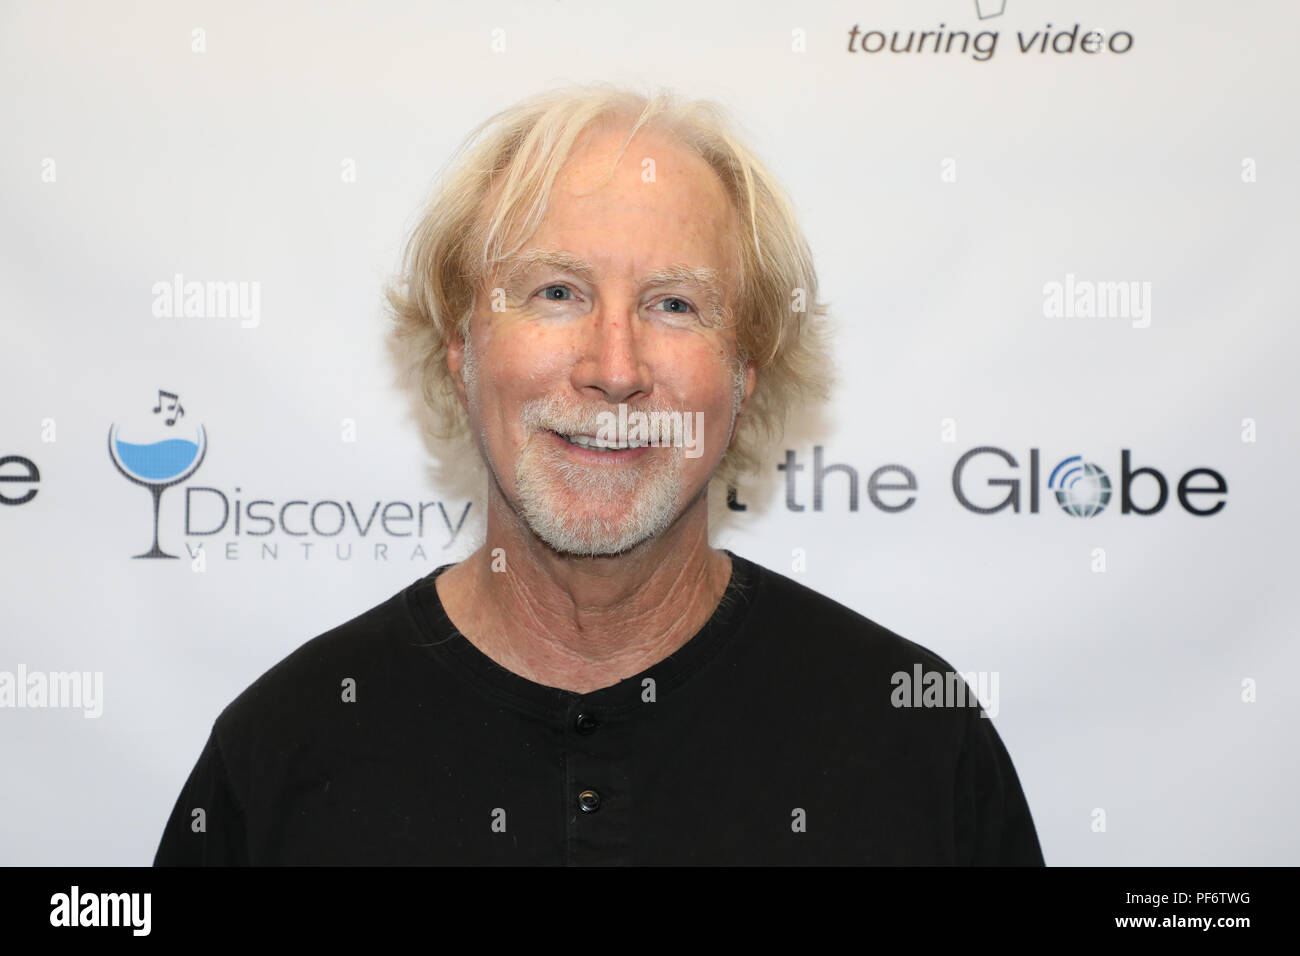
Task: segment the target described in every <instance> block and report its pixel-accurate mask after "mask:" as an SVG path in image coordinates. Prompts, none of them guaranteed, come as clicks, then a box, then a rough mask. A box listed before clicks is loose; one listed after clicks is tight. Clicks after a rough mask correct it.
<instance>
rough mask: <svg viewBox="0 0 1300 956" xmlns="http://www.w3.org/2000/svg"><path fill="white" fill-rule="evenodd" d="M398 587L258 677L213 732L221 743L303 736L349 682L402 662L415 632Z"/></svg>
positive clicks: (365, 680)
mask: <svg viewBox="0 0 1300 956" xmlns="http://www.w3.org/2000/svg"><path fill="white" fill-rule="evenodd" d="M425 580H430V579H421V580H420V581H417V582H415V583H414V584H412V585H410V587H408V588H405V589H403V590H402V591H399V592H397V593H396V594H394V595H392V596H391V597H389V598H387V599H386V600H384V601H382V602H380V603H379V604H377V605H374V606H373V607H371V608H369V609H367V610H366V611H363V612H361V613H360V614H357V615H356V616H355V617H353V618H352V619H351V620H348V621H346V622H344V623H342V624H339V625H338V626H336V627H333V628H330V629H329V630H327V631H325V632H323V633H321V634H319V635H317V636H316V637H313V638H311V639H310V640H308V641H306V642H305V643H303V644H302V645H301V646H299V647H298V648H297V649H295V650H294V651H292V652H291V653H290V654H288V655H287V656H285V657H284V658H283V659H282V660H280V661H279V662H278V663H276V664H275V665H274V666H273V667H271V668H270V669H269V670H267V671H266V672H265V673H263V674H262V675H261V676H260V677H258V678H257V679H256V680H254V681H253V682H252V683H251V684H250V685H249V686H248V687H247V688H246V689H245V690H244V691H243V692H242V693H240V694H239V695H238V696H237V697H236V698H235V699H234V700H233V701H231V702H230V704H229V705H227V706H226V708H225V709H224V710H223V711H222V712H221V714H220V716H219V717H218V718H217V720H216V724H215V728H214V731H215V733H216V736H217V737H218V740H219V742H221V743H222V744H230V743H233V742H234V741H235V740H238V739H241V738H244V737H247V736H249V735H250V734H252V733H256V734H257V735H258V736H261V737H267V736H274V737H279V738H283V739H304V738H306V737H310V736H312V735H313V734H312V731H313V728H315V729H317V730H319V728H320V727H321V726H322V724H323V723H325V722H326V721H324V718H325V715H326V714H334V713H336V712H337V710H338V708H337V705H338V702H339V701H340V699H341V698H342V697H343V695H344V694H345V692H346V691H347V689H348V688H347V683H346V682H348V681H352V682H353V686H354V688H355V687H356V686H357V685H364V684H370V687H371V688H373V686H374V682H373V680H374V678H376V677H382V676H385V675H386V674H387V673H388V672H391V671H392V670H394V669H396V668H399V667H400V666H401V664H400V661H401V649H402V647H403V646H404V645H409V644H410V643H411V641H412V635H413V634H414V633H415V632H414V630H413V628H412V625H411V624H410V623H409V621H410V618H409V611H408V609H407V604H406V601H405V596H406V592H407V591H409V590H410V589H411V588H415V587H419V586H420V585H421V584H423V583H424V581H425Z"/></svg>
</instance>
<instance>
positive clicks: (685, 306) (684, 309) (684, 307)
mask: <svg viewBox="0 0 1300 956" xmlns="http://www.w3.org/2000/svg"><path fill="white" fill-rule="evenodd" d="M670 302H676V303H678V304H679V305H680V306H681V308H680V309H667V310H666V311H668V312H674V313H677V314H679V315H686V314H688V313H691V312H694V311H695V307H694V306H693V305H691V304H690V303H689V302H687V301H686V300H685V299H679V298H677V297H676V296H669V297H668V298H666V299H664V300H663V301H662V302H660V303H659V304H660V305H667V304H668V303H670Z"/></svg>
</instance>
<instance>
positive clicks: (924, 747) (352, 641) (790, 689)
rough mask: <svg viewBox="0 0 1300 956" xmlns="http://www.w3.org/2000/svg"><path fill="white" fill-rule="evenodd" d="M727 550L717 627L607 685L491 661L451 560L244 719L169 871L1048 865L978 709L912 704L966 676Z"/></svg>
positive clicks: (232, 708)
mask: <svg viewBox="0 0 1300 956" xmlns="http://www.w3.org/2000/svg"><path fill="white" fill-rule="evenodd" d="M727 553H728V554H729V555H730V556H731V561H732V577H731V581H730V583H729V585H728V587H727V591H726V593H725V595H724V597H723V600H722V601H721V603H720V604H719V606H718V608H717V609H716V611H715V612H714V614H713V616H712V617H711V618H710V620H709V621H708V622H707V623H706V624H705V626H704V627H703V628H702V629H701V630H700V631H699V632H698V633H697V634H696V635H695V636H694V637H692V638H691V640H689V641H687V642H686V643H685V644H684V645H682V646H681V647H680V648H679V649H678V650H677V651H676V652H675V653H673V654H672V655H670V656H669V657H667V658H665V659H664V660H662V661H660V662H659V663H657V664H655V665H654V666H652V667H650V668H648V669H646V670H645V671H643V672H642V673H640V674H637V675H635V676H633V677H629V678H627V679H625V680H623V681H620V682H619V683H617V684H614V685H612V686H609V687H605V688H602V689H600V690H597V691H593V692H591V693H586V694H578V693H573V692H570V691H566V690H561V689H558V688H554V687H545V686H543V685H541V684H536V683H533V682H532V681H529V680H527V679H525V678H523V677H520V676H519V675H517V674H514V673H512V672H510V671H508V670H506V669H504V668H502V667H501V666H500V665H498V664H496V663H495V662H494V661H492V660H491V659H490V658H489V657H487V656H486V655H485V654H483V653H482V652H481V651H479V650H478V649H477V648H476V647H475V646H474V645H473V644H472V643H471V642H470V641H469V640H467V639H466V638H465V637H464V636H463V635H461V634H460V633H459V632H457V631H456V630H455V628H454V627H453V626H452V624H451V622H450V620H449V619H448V617H447V615H446V613H445V612H444V610H443V607H442V604H441V602H440V601H439V599H438V592H437V589H436V588H435V586H434V580H435V578H436V577H437V575H438V574H440V573H441V572H442V571H444V570H445V569H446V568H447V567H449V566H450V565H444V566H443V567H440V568H438V569H437V570H435V571H433V572H431V573H430V574H428V575H426V576H425V577H423V578H421V579H420V580H418V581H416V582H414V583H413V584H411V585H410V586H409V587H407V588H405V589H404V590H403V591H401V592H399V593H398V594H396V595H394V596H393V597H392V598H390V599H389V600H387V601H385V602H384V603H382V604H380V605H378V606H377V607H374V608H372V609H371V610H369V611H366V612H365V613H363V614H361V615H359V616H358V617H356V618H354V619H353V620H351V621H349V622H347V623H346V624H342V625H340V626H339V627H336V628H334V629H333V630H331V631H328V632H327V633H325V634H322V635H321V636H319V637H317V638H315V639H314V640H311V641H308V642H307V643H306V644H304V645H303V646H302V647H300V648H299V649H298V650H296V651H295V652H293V653H292V654H290V655H289V656H288V657H287V658H285V659H284V660H283V661H281V662H280V663H279V664H277V665H276V666H275V667H273V668H272V669H271V670H269V671H267V673H266V674H264V675H263V676H262V677H261V678H259V679H258V680H257V681H256V682H254V683H253V684H252V685H251V686H250V687H249V688H248V689H247V690H245V691H244V692H243V693H242V694H240V695H239V697H237V698H236V699H235V700H234V701H233V702H232V703H231V704H230V705H229V706H228V707H227V708H226V709H225V710H224V711H223V712H222V713H221V715H220V716H219V717H218V718H217V720H216V722H215V724H214V725H213V728H212V732H211V735H210V736H209V738H208V741H207V744H206V746H205V747H204V749H203V751H202V754H201V755H200V757H199V759H198V763H197V765H196V766H195V767H194V770H193V772H192V773H191V774H190V777H189V779H188V781H187V782H186V783H185V786H184V788H183V790H182V791H181V794H180V797H179V799H178V800H177V802H176V805H175V809H174V810H173V812H172V815H171V818H170V820H169V821H168V823H167V825H166V828H165V830H164V833H163V837H162V841H161V844H160V845H159V847H158V851H157V855H156V857H155V859H154V863H155V865H235V864H252V865H267V864H435V865H436V864H453V865H455V864H467V865H480V864H505V865H537V864H540V865H591V864H594V865H618V864H631V865H657V864H713V865H716V864H736V865H749V864H1028V865H1042V864H1043V856H1042V852H1041V850H1040V848H1039V844H1038V838H1037V835H1036V833H1035V831H1034V825H1033V821H1032V819H1031V817H1030V812H1029V807H1028V805H1027V804H1026V801H1025V797H1024V794H1023V793H1022V791H1021V788H1020V783H1019V781H1018V779H1017V777H1016V772H1015V770H1014V768H1013V766H1012V763H1011V759H1010V757H1009V756H1008V754H1007V751H1006V748H1005V747H1004V746H1003V744H1002V741H1001V739H1000V738H999V736H998V734H997V732H996V731H995V730H994V729H993V725H992V723H991V721H990V720H989V719H987V718H986V717H982V716H980V711H979V706H978V704H969V705H967V706H960V707H952V706H948V707H900V706H895V703H896V702H897V701H896V700H894V695H893V692H894V690H895V684H894V683H893V681H892V679H891V678H892V676H893V675H895V674H897V673H898V672H906V673H908V674H912V673H914V672H915V671H914V666H915V665H920V666H921V668H923V669H924V670H926V671H931V670H934V671H940V672H951V671H952V670H953V669H952V668H951V667H950V666H949V665H948V663H947V662H946V661H945V660H943V659H942V658H940V657H938V656H937V655H935V654H933V653H931V652H930V651H928V650H926V649H925V648H923V647H921V646H919V645H917V644H914V643H912V642H911V641H908V640H905V639H904V638H902V637H899V636H898V635H896V634H894V633H892V632H890V631H888V630H886V629H885V628H883V627H881V626H880V625H878V624H876V623H874V622H873V621H871V620H869V619H868V618H866V617H863V616H862V615H860V614H858V613H856V612H855V611H853V610H851V609H849V608H847V607H845V606H843V605H841V604H838V603H837V602H835V601H833V600H831V599H830V598H828V597H826V596H824V595H821V594H818V593H817V592H815V591H813V590H811V589H809V588H807V587H805V586H804V585H802V584H799V583H797V582H796V581H793V580H791V579H790V578H787V577H785V576H783V575H780V574H777V573H776V572H773V571H771V570H769V569H767V568H764V567H762V566H760V565H757V564H754V563H753V562H750V561H748V560H746V559H745V558H742V557H740V556H738V555H736V554H732V553H731V552H729V551H728V552H727ZM199 810H201V811H202V813H201V814H200V813H197V812H196V811H199Z"/></svg>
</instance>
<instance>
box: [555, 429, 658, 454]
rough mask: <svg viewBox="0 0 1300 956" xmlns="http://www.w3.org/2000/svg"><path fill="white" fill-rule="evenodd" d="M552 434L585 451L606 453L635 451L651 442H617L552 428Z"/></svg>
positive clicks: (646, 446)
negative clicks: (571, 433) (565, 432)
mask: <svg viewBox="0 0 1300 956" xmlns="http://www.w3.org/2000/svg"><path fill="white" fill-rule="evenodd" d="M551 434H552V435H555V436H556V437H557V438H562V439H564V441H566V442H568V443H569V444H570V445H572V446H573V447H575V448H581V449H583V450H584V451H594V452H603V453H605V454H609V453H613V452H620V451H635V450H636V449H638V448H648V447H649V446H650V443H649V442H646V441H638V442H629V441H623V442H616V441H608V440H606V439H604V438H596V437H595V436H594V435H566V434H564V433H563V432H557V431H554V430H551Z"/></svg>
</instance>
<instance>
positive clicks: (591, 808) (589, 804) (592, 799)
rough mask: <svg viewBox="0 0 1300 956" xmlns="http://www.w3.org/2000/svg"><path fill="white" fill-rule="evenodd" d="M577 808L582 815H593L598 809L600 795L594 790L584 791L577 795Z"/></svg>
mask: <svg viewBox="0 0 1300 956" xmlns="http://www.w3.org/2000/svg"><path fill="white" fill-rule="evenodd" d="M578 807H579V808H580V809H581V810H582V812H583V813H595V812H596V811H597V810H599V809H600V794H598V793H597V792H596V791H595V790H584V791H582V793H580V794H578Z"/></svg>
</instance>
